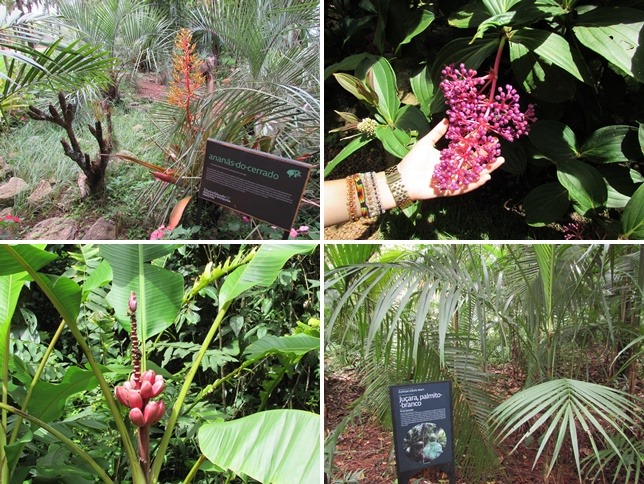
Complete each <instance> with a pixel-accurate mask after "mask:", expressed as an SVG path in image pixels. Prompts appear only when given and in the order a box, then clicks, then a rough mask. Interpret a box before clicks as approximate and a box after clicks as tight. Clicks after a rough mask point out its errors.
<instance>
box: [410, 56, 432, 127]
mask: <svg viewBox="0 0 644 484" xmlns="http://www.w3.org/2000/svg"><path fill="white" fill-rule="evenodd" d="M409 83H410V84H411V90H412V92H413V93H414V95H415V96H416V99H417V100H418V104H419V108H420V110H421V112H422V113H423V114H424V115H425V116H428V115H429V106H430V105H431V103H432V99H433V98H434V84H433V83H432V79H431V77H430V76H429V68H428V67H427V66H424V67H423V68H422V69H421V71H420V72H419V73H418V74H416V75H415V76H412V77H411V78H410V79H409Z"/></svg>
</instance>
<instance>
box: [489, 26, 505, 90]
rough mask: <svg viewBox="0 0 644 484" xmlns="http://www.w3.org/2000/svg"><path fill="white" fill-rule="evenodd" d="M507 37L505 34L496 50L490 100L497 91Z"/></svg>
mask: <svg viewBox="0 0 644 484" xmlns="http://www.w3.org/2000/svg"><path fill="white" fill-rule="evenodd" d="M506 40H507V37H506V36H505V35H504V36H502V37H501V40H500V41H499V47H498V49H497V50H496V58H495V59H494V67H493V68H492V88H491V89H490V102H492V101H493V100H494V93H495V91H496V81H497V80H498V78H499V66H500V65H501V54H502V53H503V47H504V46H505V42H506Z"/></svg>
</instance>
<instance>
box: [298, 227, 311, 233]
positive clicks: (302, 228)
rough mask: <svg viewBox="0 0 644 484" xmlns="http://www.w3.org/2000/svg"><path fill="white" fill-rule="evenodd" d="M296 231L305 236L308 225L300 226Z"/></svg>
mask: <svg viewBox="0 0 644 484" xmlns="http://www.w3.org/2000/svg"><path fill="white" fill-rule="evenodd" d="M297 231H298V232H299V233H301V234H306V233H307V232H308V231H309V226H308V225H300V228H299V229H297Z"/></svg>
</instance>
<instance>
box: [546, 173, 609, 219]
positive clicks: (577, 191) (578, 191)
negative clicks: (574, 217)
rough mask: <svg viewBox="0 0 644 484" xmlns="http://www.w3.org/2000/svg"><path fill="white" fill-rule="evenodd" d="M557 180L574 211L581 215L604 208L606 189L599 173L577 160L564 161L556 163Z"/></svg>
mask: <svg viewBox="0 0 644 484" xmlns="http://www.w3.org/2000/svg"><path fill="white" fill-rule="evenodd" d="M557 178H558V179H559V182H560V183H561V184H562V185H563V186H564V187H566V190H568V194H569V195H570V198H571V199H572V201H573V204H574V206H575V210H577V211H578V212H579V213H580V214H581V215H586V214H587V213H588V212H591V211H594V210H597V209H599V208H602V207H605V206H606V200H607V198H608V189H607V188H606V182H605V181H604V179H603V177H602V176H601V175H600V174H599V172H598V171H597V170H596V169H595V168H593V167H592V166H590V165H589V164H588V163H584V162H583V161H579V160H565V161H559V162H558V163H557Z"/></svg>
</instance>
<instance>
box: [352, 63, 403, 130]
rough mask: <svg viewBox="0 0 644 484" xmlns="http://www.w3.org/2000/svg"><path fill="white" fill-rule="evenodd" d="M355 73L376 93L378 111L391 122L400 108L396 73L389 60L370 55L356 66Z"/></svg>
mask: <svg viewBox="0 0 644 484" xmlns="http://www.w3.org/2000/svg"><path fill="white" fill-rule="evenodd" d="M361 74H362V75H361ZM356 75H357V76H358V77H360V78H361V79H362V78H364V80H365V83H366V84H367V85H368V86H369V87H370V88H371V90H372V91H373V92H375V93H376V95H377V96H378V112H379V113H380V114H381V115H382V116H383V117H384V118H385V120H386V121H387V123H389V124H393V122H394V119H396V116H397V114H398V109H400V99H398V84H397V83H396V73H395V72H394V69H393V68H392V67H391V64H390V63H389V61H388V60H387V59H385V58H384V57H370V58H368V59H366V60H365V61H364V62H363V63H362V64H361V65H360V66H358V69H356Z"/></svg>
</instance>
